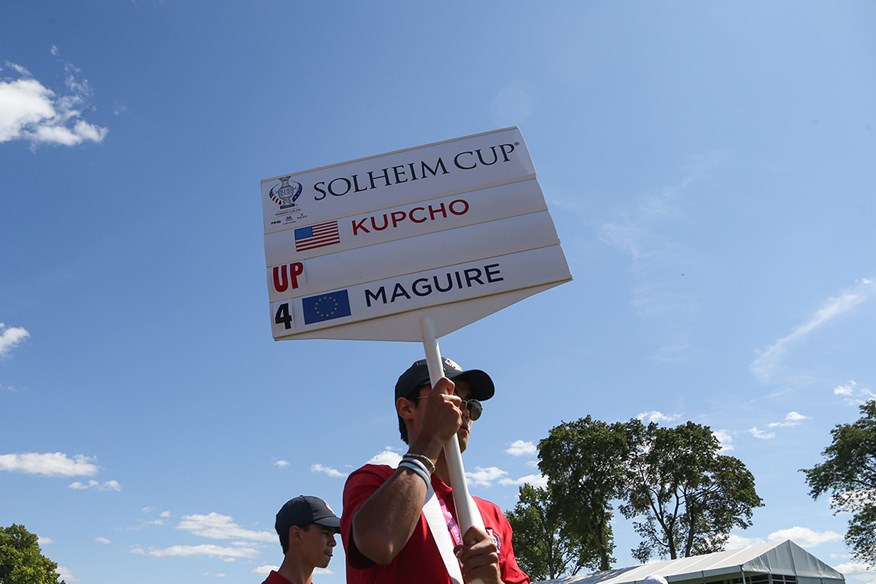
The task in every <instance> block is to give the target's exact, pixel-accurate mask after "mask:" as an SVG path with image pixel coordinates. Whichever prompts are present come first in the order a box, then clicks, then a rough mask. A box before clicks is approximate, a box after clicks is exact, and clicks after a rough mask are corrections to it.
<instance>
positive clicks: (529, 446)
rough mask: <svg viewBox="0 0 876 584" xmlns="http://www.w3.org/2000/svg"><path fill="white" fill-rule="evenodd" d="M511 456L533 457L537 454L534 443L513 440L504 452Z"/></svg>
mask: <svg viewBox="0 0 876 584" xmlns="http://www.w3.org/2000/svg"><path fill="white" fill-rule="evenodd" d="M505 452H507V453H508V454H510V455H511V456H535V454H537V453H538V448H536V446H535V443H534V442H530V441H528V440H515V441H514V442H512V443H511V445H510V446H509V447H508V448H507V449H506V450H505Z"/></svg>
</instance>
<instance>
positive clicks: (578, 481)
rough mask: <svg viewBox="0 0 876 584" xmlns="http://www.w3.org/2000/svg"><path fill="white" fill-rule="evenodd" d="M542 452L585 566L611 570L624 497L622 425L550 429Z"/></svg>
mask: <svg viewBox="0 0 876 584" xmlns="http://www.w3.org/2000/svg"><path fill="white" fill-rule="evenodd" d="M538 449H539V463H538V466H539V469H541V472H542V474H544V475H545V476H546V477H547V480H548V491H549V494H550V498H551V501H552V502H553V504H554V505H555V506H556V509H557V513H559V514H560V515H562V516H563V517H564V518H565V520H566V522H567V523H568V527H567V531H568V534H569V536H570V537H573V538H574V539H575V541H577V542H578V545H579V555H580V556H581V563H582V564H583V565H586V566H592V567H594V568H597V569H599V570H609V569H610V568H611V563H612V562H613V561H614V558H613V557H612V552H613V551H614V535H613V533H612V529H611V519H612V516H613V507H612V500H613V499H615V498H617V497H618V496H619V495H620V494H621V493H622V490H623V484H624V461H625V460H626V458H627V454H628V447H627V440H626V432H625V431H624V426H623V424H620V423H615V424H606V423H605V422H601V421H599V420H593V419H592V418H591V417H590V416H587V417H586V418H582V419H580V420H577V421H575V422H566V423H563V424H560V425H559V426H556V427H555V428H553V429H551V431H550V435H549V436H548V437H547V438H545V439H544V440H542V441H541V442H540V443H539V445H538Z"/></svg>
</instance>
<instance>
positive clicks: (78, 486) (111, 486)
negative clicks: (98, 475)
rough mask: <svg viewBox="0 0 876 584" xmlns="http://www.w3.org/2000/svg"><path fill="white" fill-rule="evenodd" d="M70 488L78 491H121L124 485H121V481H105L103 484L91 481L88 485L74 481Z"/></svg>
mask: <svg viewBox="0 0 876 584" xmlns="http://www.w3.org/2000/svg"><path fill="white" fill-rule="evenodd" d="M70 488H71V489H74V490H77V491H84V490H86V489H94V490H95V491H121V490H122V485H120V484H119V481H105V482H103V483H101V482H100V481H95V480H90V481H88V482H87V483H83V482H80V481H74V482H72V483H70Z"/></svg>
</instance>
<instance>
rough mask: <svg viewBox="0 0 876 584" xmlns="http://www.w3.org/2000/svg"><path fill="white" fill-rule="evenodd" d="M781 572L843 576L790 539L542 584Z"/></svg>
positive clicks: (626, 583) (621, 583)
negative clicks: (658, 576)
mask: <svg viewBox="0 0 876 584" xmlns="http://www.w3.org/2000/svg"><path fill="white" fill-rule="evenodd" d="M743 572H744V573H745V574H746V576H747V575H750V574H782V575H788V576H798V577H803V578H819V579H824V580H829V581H834V582H845V577H844V576H843V575H842V574H841V573H840V572H838V571H836V570H834V569H833V568H831V567H830V566H828V565H827V564H825V563H824V562H822V561H821V560H819V559H818V558H816V557H815V556H813V555H812V554H810V553H809V552H807V551H806V550H804V549H803V548H801V547H800V546H798V545H797V544H795V543H794V542H793V541H791V540H789V539H787V540H785V541H781V542H774V543H763V544H757V545H751V546H748V547H746V548H742V549H736V550H728V551H723V552H716V553H713V554H703V555H701V556H691V557H688V558H679V559H677V560H663V561H659V562H650V563H648V564H643V565H640V566H633V567H631V568H619V569H617V570H609V571H607V572H597V573H595V574H589V575H585V576H570V577H568V578H559V579H556V580H547V581H545V582H544V584H573V583H574V584H640V583H641V582H642V581H643V580H644V579H645V577H646V576H650V575H651V574H660V575H661V576H663V577H664V578H666V580H668V581H669V582H670V584H672V583H674V582H683V581H690V580H696V581H700V582H702V581H704V580H720V579H721V577H722V576H738V575H740V574H741V573H743Z"/></svg>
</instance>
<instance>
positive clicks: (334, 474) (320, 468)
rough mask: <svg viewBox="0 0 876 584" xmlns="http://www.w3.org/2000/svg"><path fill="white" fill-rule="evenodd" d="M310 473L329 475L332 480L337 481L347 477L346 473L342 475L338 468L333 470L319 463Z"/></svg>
mask: <svg viewBox="0 0 876 584" xmlns="http://www.w3.org/2000/svg"><path fill="white" fill-rule="evenodd" d="M310 471H311V472H321V473H322V474H325V475H328V476H330V477H332V478H336V479H342V478H344V477H345V476H347V475H346V474H345V473H342V472H341V471H339V470H338V469H336V468H332V467H330V466H325V465H322V464H318V463H317V464H314V465H313V466H311V467H310Z"/></svg>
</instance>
